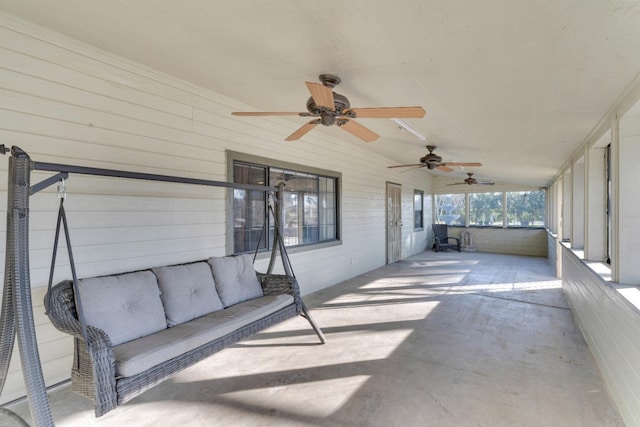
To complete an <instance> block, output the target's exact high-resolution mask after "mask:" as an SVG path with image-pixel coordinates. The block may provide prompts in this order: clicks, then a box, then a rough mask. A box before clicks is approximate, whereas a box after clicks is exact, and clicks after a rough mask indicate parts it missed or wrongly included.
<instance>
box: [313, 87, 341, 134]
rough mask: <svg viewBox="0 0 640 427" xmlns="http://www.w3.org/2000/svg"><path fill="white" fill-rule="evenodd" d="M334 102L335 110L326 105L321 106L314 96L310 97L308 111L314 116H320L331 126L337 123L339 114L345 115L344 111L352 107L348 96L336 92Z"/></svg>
mask: <svg viewBox="0 0 640 427" xmlns="http://www.w3.org/2000/svg"><path fill="white" fill-rule="evenodd" d="M333 104H334V107H335V108H334V109H333V110H332V109H329V108H326V107H319V106H318V105H317V104H316V103H315V101H314V100H313V97H309V99H308V100H307V111H309V112H310V113H311V114H312V115H314V116H320V118H321V123H322V124H323V125H325V126H331V125H333V124H335V122H336V117H337V116H344V115H345V114H343V111H344V110H348V109H349V108H350V107H351V104H350V103H349V100H348V99H347V97H346V96H344V95H340V94H339V93H335V92H333Z"/></svg>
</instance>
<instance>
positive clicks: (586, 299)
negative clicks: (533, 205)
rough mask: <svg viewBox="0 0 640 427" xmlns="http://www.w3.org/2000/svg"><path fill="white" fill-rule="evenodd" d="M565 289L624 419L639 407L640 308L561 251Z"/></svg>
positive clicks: (633, 413)
mask: <svg viewBox="0 0 640 427" xmlns="http://www.w3.org/2000/svg"><path fill="white" fill-rule="evenodd" d="M562 261H563V262H562V270H563V289H564V291H565V295H566V296H567V301H568V302H569V304H570V306H571V308H572V312H573V314H574V317H575V319H576V321H577V323H578V325H579V327H580V329H581V331H582V333H583V335H584V336H585V339H586V341H587V342H588V343H589V347H590V348H591V349H592V352H593V354H594V357H595V358H596V360H597V362H598V365H599V367H600V369H601V370H602V373H603V376H604V377H605V379H606V381H607V384H608V386H609V388H610V392H611V394H612V396H613V397H614V400H615V401H616V403H617V404H618V407H619V409H620V411H621V413H622V414H623V417H624V418H625V420H633V419H635V418H634V417H635V416H636V415H635V413H636V412H637V408H638V407H640V310H638V309H637V308H636V307H633V306H632V305H631V304H630V303H629V302H628V301H626V299H625V298H624V297H622V296H621V295H620V293H619V292H618V291H617V290H616V289H614V288H613V287H612V286H611V285H610V284H608V283H606V282H604V281H603V280H602V279H600V277H599V276H597V275H596V274H595V273H594V272H593V271H592V270H591V269H590V268H589V267H587V266H586V265H584V264H583V263H582V261H580V260H579V259H578V258H577V257H576V256H575V255H574V254H573V253H572V252H571V251H570V250H569V249H566V248H563V254H562Z"/></svg>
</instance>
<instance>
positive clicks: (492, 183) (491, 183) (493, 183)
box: [476, 182, 495, 185]
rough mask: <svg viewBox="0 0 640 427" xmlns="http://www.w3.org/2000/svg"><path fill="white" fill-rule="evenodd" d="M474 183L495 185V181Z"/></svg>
mask: <svg viewBox="0 0 640 427" xmlns="http://www.w3.org/2000/svg"><path fill="white" fill-rule="evenodd" d="M476 184H480V185H495V182H476Z"/></svg>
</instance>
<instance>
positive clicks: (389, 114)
mask: <svg viewBox="0 0 640 427" xmlns="http://www.w3.org/2000/svg"><path fill="white" fill-rule="evenodd" d="M314 99H315V98H314ZM347 111H353V112H354V113H356V118H358V119H393V118H397V119H400V118H406V119H420V118H422V117H424V115H425V114H427V113H426V111H424V108H422V107H380V108H351V109H349V110H347Z"/></svg>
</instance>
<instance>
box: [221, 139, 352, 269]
mask: <svg viewBox="0 0 640 427" xmlns="http://www.w3.org/2000/svg"><path fill="white" fill-rule="evenodd" d="M226 154H227V173H228V177H229V180H230V181H233V180H234V179H235V169H236V168H235V165H245V166H250V167H255V168H264V170H265V171H266V178H267V181H266V182H265V183H264V184H265V185H270V186H277V184H278V183H277V182H276V183H274V182H269V180H270V179H272V178H273V177H272V176H271V175H272V171H274V172H276V174H277V173H283V172H286V173H289V174H291V173H292V174H298V175H299V176H300V177H302V178H305V179H307V180H309V177H311V181H313V180H314V179H315V182H316V183H317V184H318V185H317V187H316V188H317V192H313V191H311V192H309V191H308V190H307V189H306V188H305V189H294V190H293V191H290V192H288V195H289V197H295V198H296V200H302V202H301V203H302V205H300V206H297V204H296V203H293V205H296V206H293V205H292V206H290V207H291V208H295V210H297V214H298V216H297V217H296V218H297V221H295V223H296V224H297V225H295V226H294V227H293V228H291V229H290V230H287V224H285V229H284V230H283V235H284V237H285V244H286V246H287V250H288V252H289V253H296V252H302V251H307V250H313V249H319V248H323V247H329V246H335V245H340V244H342V240H341V238H342V230H341V215H342V209H341V207H342V203H341V184H342V174H341V173H339V172H335V171H328V170H324V169H319V168H315V167H309V166H304V165H299V164H293V163H289V162H284V161H279V160H275V159H269V158H263V157H259V156H254V155H250V154H246V153H239V152H234V151H227V153H226ZM283 176H284V174H283ZM329 182H331V183H332V184H329ZM323 185H324V192H323V188H320V187H322V186H323ZM302 190H304V191H302ZM329 190H331V191H329ZM285 192H286V193H287V189H286V187H285ZM312 192H313V194H311V193H312ZM229 193H230V194H231V196H230V197H227V209H226V211H227V215H228V218H229V219H230V220H229V221H227V233H226V234H227V253H230V254H240V253H253V252H255V250H256V244H255V243H257V241H258V239H257V238H256V239H253V240H252V242H253V247H251V248H249V247H246V246H244V247H241V248H240V249H239V250H237V249H236V244H237V236H236V231H237V228H236V227H235V225H236V224H235V223H236V211H235V209H236V207H235V203H234V194H235V192H232V191H230V192H229ZM314 195H315V196H316V199H317V200H318V202H319V203H318V206H317V207H316V209H317V214H318V226H317V227H316V228H317V232H314V230H308V228H309V227H311V228H313V227H312V225H313V224H311V223H310V215H313V213H310V212H309V211H308V209H307V208H308V206H305V205H304V202H305V201H307V200H311V199H313V196H314ZM327 196H329V197H330V198H331V200H330V201H329V202H328V205H329V208H328V209H324V211H323V212H322V213H321V211H322V210H323V209H322V208H321V206H320V203H321V202H325V201H326V197H327ZM285 197H286V196H285ZM266 206H267V205H266V201H265V202H264V209H265V210H266ZM331 210H333V212H331ZM328 214H332V216H331V220H330V221H328V222H327V221H325V222H322V221H323V220H324V219H326V218H322V219H321V218H320V215H328ZM299 215H302V216H299ZM311 219H313V220H314V221H312V222H315V218H311ZM310 224H311V225H310ZM327 225H329V226H327ZM273 226H274V224H273V218H271V217H270V216H269V217H268V218H267V230H269V231H268V233H266V238H267V239H266V240H267V242H266V243H264V240H265V236H263V238H262V239H263V241H261V242H260V248H259V250H258V257H259V258H261V257H264V256H266V255H267V254H268V252H269V251H270V248H271V244H272V241H273ZM322 227H325V228H324V229H322V230H321V228H322ZM261 228H262V227H261ZM296 229H297V230H302V231H299V233H302V234H299V235H298V236H297V240H296V236H294V237H293V238H292V237H291V236H289V243H287V235H286V234H287V232H288V231H289V232H291V231H292V230H293V231H294V232H295V230H296ZM260 231H261V230H260ZM327 233H331V234H330V237H329V238H327V235H328V234H327ZM314 236H315V237H317V239H316V238H314ZM321 236H322V237H321ZM321 238H322V240H321ZM291 242H295V244H291ZM243 245H244V242H243V243H242V244H241V245H240V246H243ZM265 245H266V246H265Z"/></svg>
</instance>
